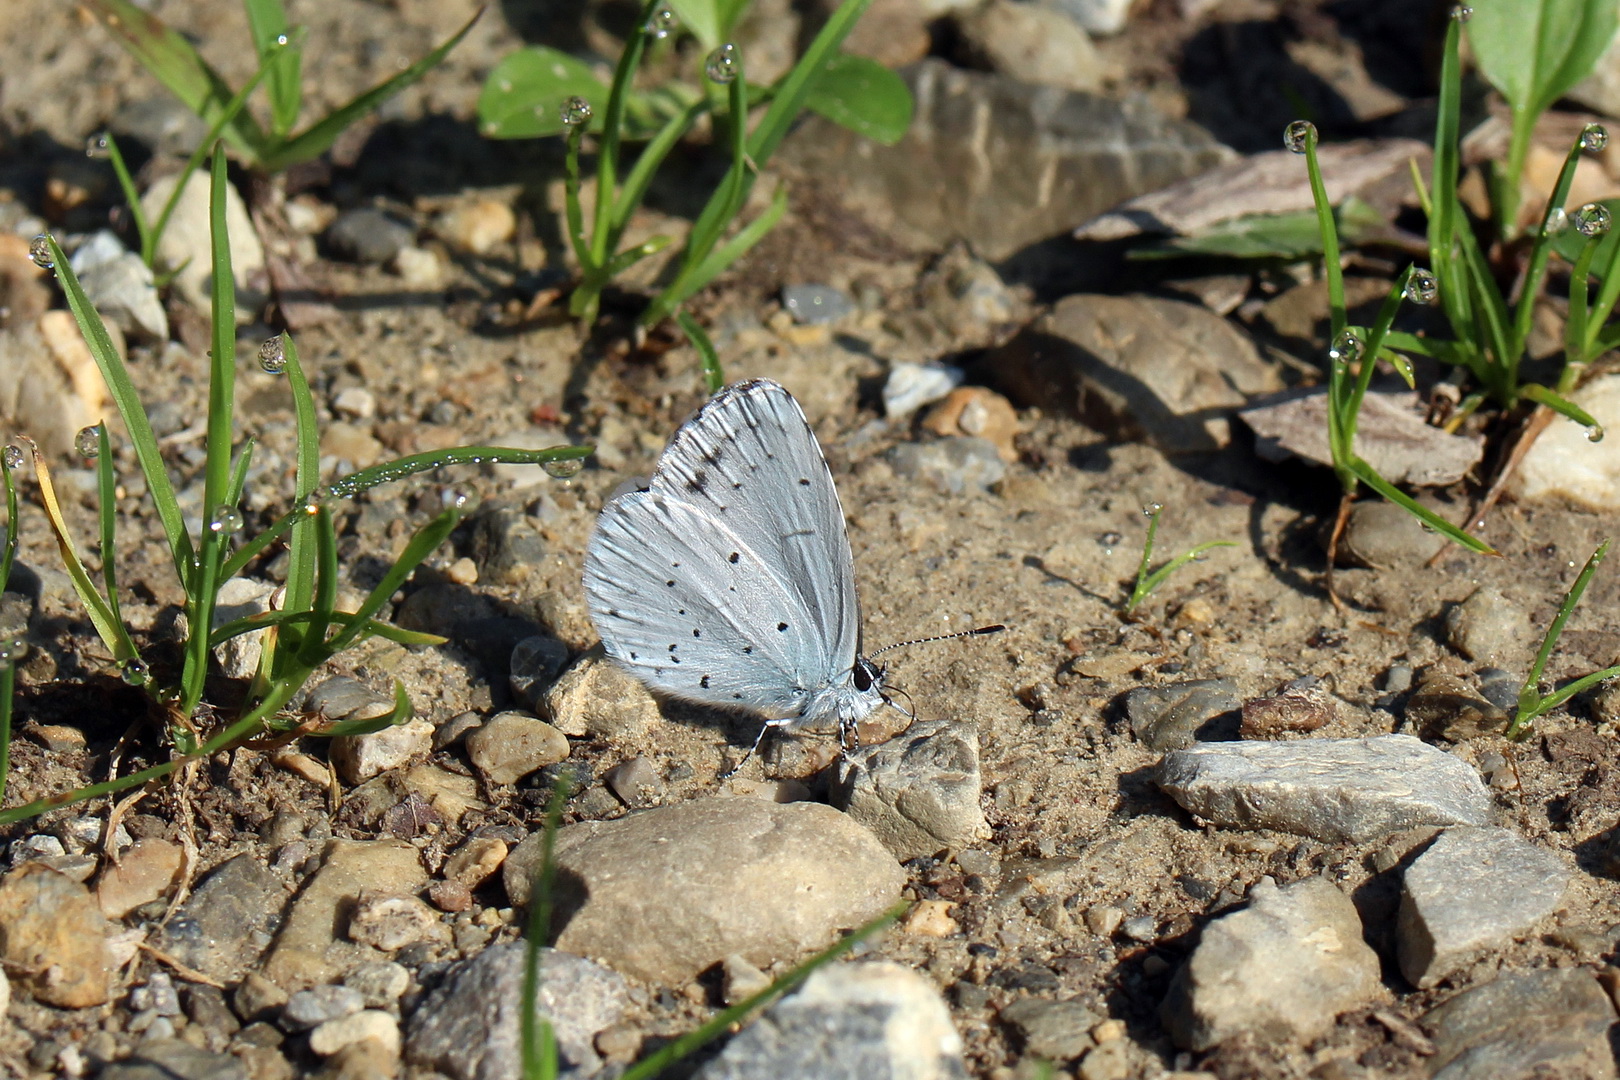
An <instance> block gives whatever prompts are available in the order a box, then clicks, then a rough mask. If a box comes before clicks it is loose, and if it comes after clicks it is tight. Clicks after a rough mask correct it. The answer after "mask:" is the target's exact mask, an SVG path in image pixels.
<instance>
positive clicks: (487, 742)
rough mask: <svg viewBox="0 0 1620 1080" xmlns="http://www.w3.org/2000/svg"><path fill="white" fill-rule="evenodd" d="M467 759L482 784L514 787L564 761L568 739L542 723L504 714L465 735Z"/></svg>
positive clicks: (513, 713)
mask: <svg viewBox="0 0 1620 1080" xmlns="http://www.w3.org/2000/svg"><path fill="white" fill-rule="evenodd" d="M467 756H468V758H470V759H471V761H472V765H473V768H475V769H477V770H478V773H479V775H480V776H482V777H483V778H484V780H485V781H486V782H488V783H491V784H502V785H509V784H515V783H517V782H518V780H519V779H521V778H522V777H525V776H527V775H529V774H530V773H532V772H534V771H535V770H536V769H543V768H545V767H546V766H547V765H555V764H556V763H557V762H559V761H562V760H564V759H565V758H567V757H568V739H567V737H566V736H564V735H563V733H562V732H560V731H558V730H557V729H556V728H554V727H552V726H551V725H550V724H548V723H546V722H545V721H544V720H537V719H535V718H534V717H532V716H525V715H524V714H523V713H517V712H504V713H499V714H498V715H496V716H494V717H491V718H490V720H489V722H488V723H486V724H484V725H483V726H482V727H480V728H478V730H476V731H474V732H472V733H471V734H470V735H468V736H467Z"/></svg>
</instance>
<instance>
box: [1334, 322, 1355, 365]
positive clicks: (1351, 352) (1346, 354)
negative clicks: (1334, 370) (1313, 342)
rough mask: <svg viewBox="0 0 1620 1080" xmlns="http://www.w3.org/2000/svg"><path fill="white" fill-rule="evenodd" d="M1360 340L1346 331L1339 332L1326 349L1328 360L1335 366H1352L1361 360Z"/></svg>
mask: <svg viewBox="0 0 1620 1080" xmlns="http://www.w3.org/2000/svg"><path fill="white" fill-rule="evenodd" d="M1361 349H1362V345H1361V339H1360V338H1358V337H1356V335H1355V334H1352V333H1351V332H1350V331H1348V330H1341V331H1339V336H1338V337H1336V338H1334V339H1333V345H1332V347H1330V348H1329V349H1328V359H1329V360H1332V361H1333V362H1334V363H1335V364H1353V363H1355V362H1356V361H1357V360H1360V359H1361Z"/></svg>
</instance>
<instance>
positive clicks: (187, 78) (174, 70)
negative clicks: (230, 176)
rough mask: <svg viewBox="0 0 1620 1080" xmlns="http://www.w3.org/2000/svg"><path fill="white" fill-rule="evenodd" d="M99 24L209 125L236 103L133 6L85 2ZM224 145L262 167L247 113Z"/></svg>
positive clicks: (260, 138) (183, 43) (260, 141)
mask: <svg viewBox="0 0 1620 1080" xmlns="http://www.w3.org/2000/svg"><path fill="white" fill-rule="evenodd" d="M82 3H83V6H84V7H85V8H86V9H88V10H89V12H90V13H91V15H93V16H94V17H95V18H96V19H97V21H99V22H100V23H101V25H102V26H103V27H105V28H106V29H107V32H108V33H110V34H111V35H112V36H113V38H114V39H115V40H116V41H117V42H118V43H119V44H120V45H122V46H123V47H124V49H125V50H126V51H127V52H128V53H129V54H130V55H131V56H133V57H134V58H135V59H136V60H137V61H139V63H140V65H141V66H142V67H144V68H145V69H146V70H147V71H148V72H150V73H151V74H152V75H153V76H154V77H155V78H157V80H158V81H159V82H161V83H162V84H163V85H164V86H166V87H168V88H169V92H170V93H172V94H173V95H174V96H175V97H177V98H179V99H180V103H181V104H183V105H184V106H185V107H186V108H188V109H190V110H191V111H192V112H194V113H196V114H197V115H198V116H199V117H200V118H202V120H203V121H204V122H205V123H208V124H210V125H211V124H212V123H213V122H214V121H215V120H216V119H218V117H219V115H220V112H221V110H222V109H223V108H224V106H225V104H226V102H228V101H230V99H231V88H230V86H229V84H227V83H226V82H225V80H224V79H223V78H221V77H220V75H219V73H218V72H216V71H215V70H214V69H213V68H211V67H210V66H209V65H208V62H207V61H206V60H204V59H203V58H202V55H201V54H200V53H198V52H197V50H196V49H195V48H193V47H192V45H191V42H189V41H187V40H186V39H185V38H184V37H183V36H182V35H180V34H178V33H176V32H175V31H173V30H171V29H169V28H168V27H167V26H165V25H164V24H163V21H162V20H161V19H159V18H157V16H155V15H152V14H150V13H148V12H146V11H144V10H142V9H141V8H140V7H138V6H137V5H136V4H134V3H132V2H131V0H82ZM223 134H224V138H225V141H226V142H228V143H230V144H231V145H232V146H234V147H236V149H238V150H240V151H241V152H242V153H243V154H244V155H246V156H247V158H248V159H249V161H250V162H252V163H259V164H262V160H261V154H262V152H263V150H264V149H265V143H266V136H265V133H264V130H263V129H262V128H260V127H259V125H258V124H257V123H255V122H254V120H253V118H252V117H251V116H250V115H248V114H247V113H246V112H241V113H238V114H237V115H236V116H235V117H234V118H233V119H232V120H231V122H230V123H229V124H227V125H226V127H225V129H224V133H223Z"/></svg>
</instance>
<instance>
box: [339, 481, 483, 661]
mask: <svg viewBox="0 0 1620 1080" xmlns="http://www.w3.org/2000/svg"><path fill="white" fill-rule="evenodd" d="M460 521H461V511H459V510H457V509H456V508H454V507H451V508H450V509H448V510H445V511H444V512H443V513H441V514H439V516H438V517H435V518H434V519H433V520H432V521H430V522H428V523H427V524H426V525H424V526H422V527H421V528H420V529H418V530H417V531H416V535H415V536H413V537H411V539H410V542H409V543H407V544H406V545H405V550H404V551H401V552H400V553H399V558H397V559H395V560H394V565H392V566H390V567H389V568H388V570H387V572H386V573H384V574H383V576H382V579H381V580H380V581H378V582H377V584H376V585H375V586H374V587H373V588H372V590H371V592H370V593H368V594H367V595H366V598H365V600H363V601H362V602H361V604H360V606H359V607H358V608H356V609H355V610H354V616H355V622H353V623H351V624H350V625H349V626H347V627H345V628H344V629H342V630H340V631H338V633H337V635H336V636H334V637H333V638H332V640H331V641H330V642H328V643H327V645H326V648H327V650H328V653H327V655H329V656H331V655H336V654H337V653H339V652H342V651H343V650H344V649H346V648H348V647H349V646H350V645H351V644H353V643H354V641H355V639H357V638H358V637H359V636H360V633H361V631H362V630H364V629H365V625H364V624H365V621H366V620H370V619H372V618H374V617H375V616H376V614H377V612H379V611H381V610H382V607H383V605H384V604H386V603H388V602H389V600H390V599H391V598H392V597H393V595H394V594H395V593H396V592H398V591H399V590H400V588H401V587H402V586H403V585H404V584H405V582H406V581H408V580H409V579H410V576H411V574H413V573H415V571H416V568H417V567H418V566H419V565H421V563H422V560H423V559H426V558H427V557H428V556H429V555H431V554H433V552H434V551H436V550H438V547H439V545H440V544H443V543H444V542H445V541H446V540H448V539H449V538H450V534H451V533H452V532H454V531H455V528H456V525H457V524H459V523H460Z"/></svg>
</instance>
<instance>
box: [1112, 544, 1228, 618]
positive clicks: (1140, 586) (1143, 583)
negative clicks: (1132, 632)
mask: <svg viewBox="0 0 1620 1080" xmlns="http://www.w3.org/2000/svg"><path fill="white" fill-rule="evenodd" d="M1237 546H1238V545H1237V543H1236V541H1233V540H1206V541H1204V542H1203V543H1202V544H1199V545H1198V546H1196V547H1194V548H1192V549H1191V550H1189V551H1187V552H1185V553H1183V554H1181V555H1177V556H1176V557H1175V558H1173V559H1171V560H1170V561H1169V562H1167V563H1165V564H1164V565H1163V566H1161V567H1159V568H1158V569H1157V570H1155V571H1153V573H1151V574H1149V575H1148V576H1147V577H1146V578H1144V579H1141V580H1139V581H1138V582H1137V585H1136V588H1135V589H1133V590H1132V591H1131V599H1130V602H1129V603H1127V604H1126V605H1125V613H1126V614H1127V615H1129V614H1130V613H1131V612H1132V611H1133V610H1135V608H1136V606H1137V605H1138V604H1140V603H1141V602H1142V601H1143V600H1146V599H1147V598H1148V597H1149V596H1151V595H1153V591H1154V590H1155V589H1157V588H1158V587H1159V586H1160V585H1163V584H1164V583H1165V581H1166V580H1167V579H1168V578H1169V577H1170V575H1171V574H1173V573H1175V572H1176V571H1177V570H1180V569H1181V568H1182V567H1183V566H1186V565H1187V564H1188V563H1190V562H1196V561H1197V559H1198V557H1199V556H1200V555H1202V554H1203V553H1204V552H1206V551H1213V550H1214V549H1215V548H1221V547H1237Z"/></svg>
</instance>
